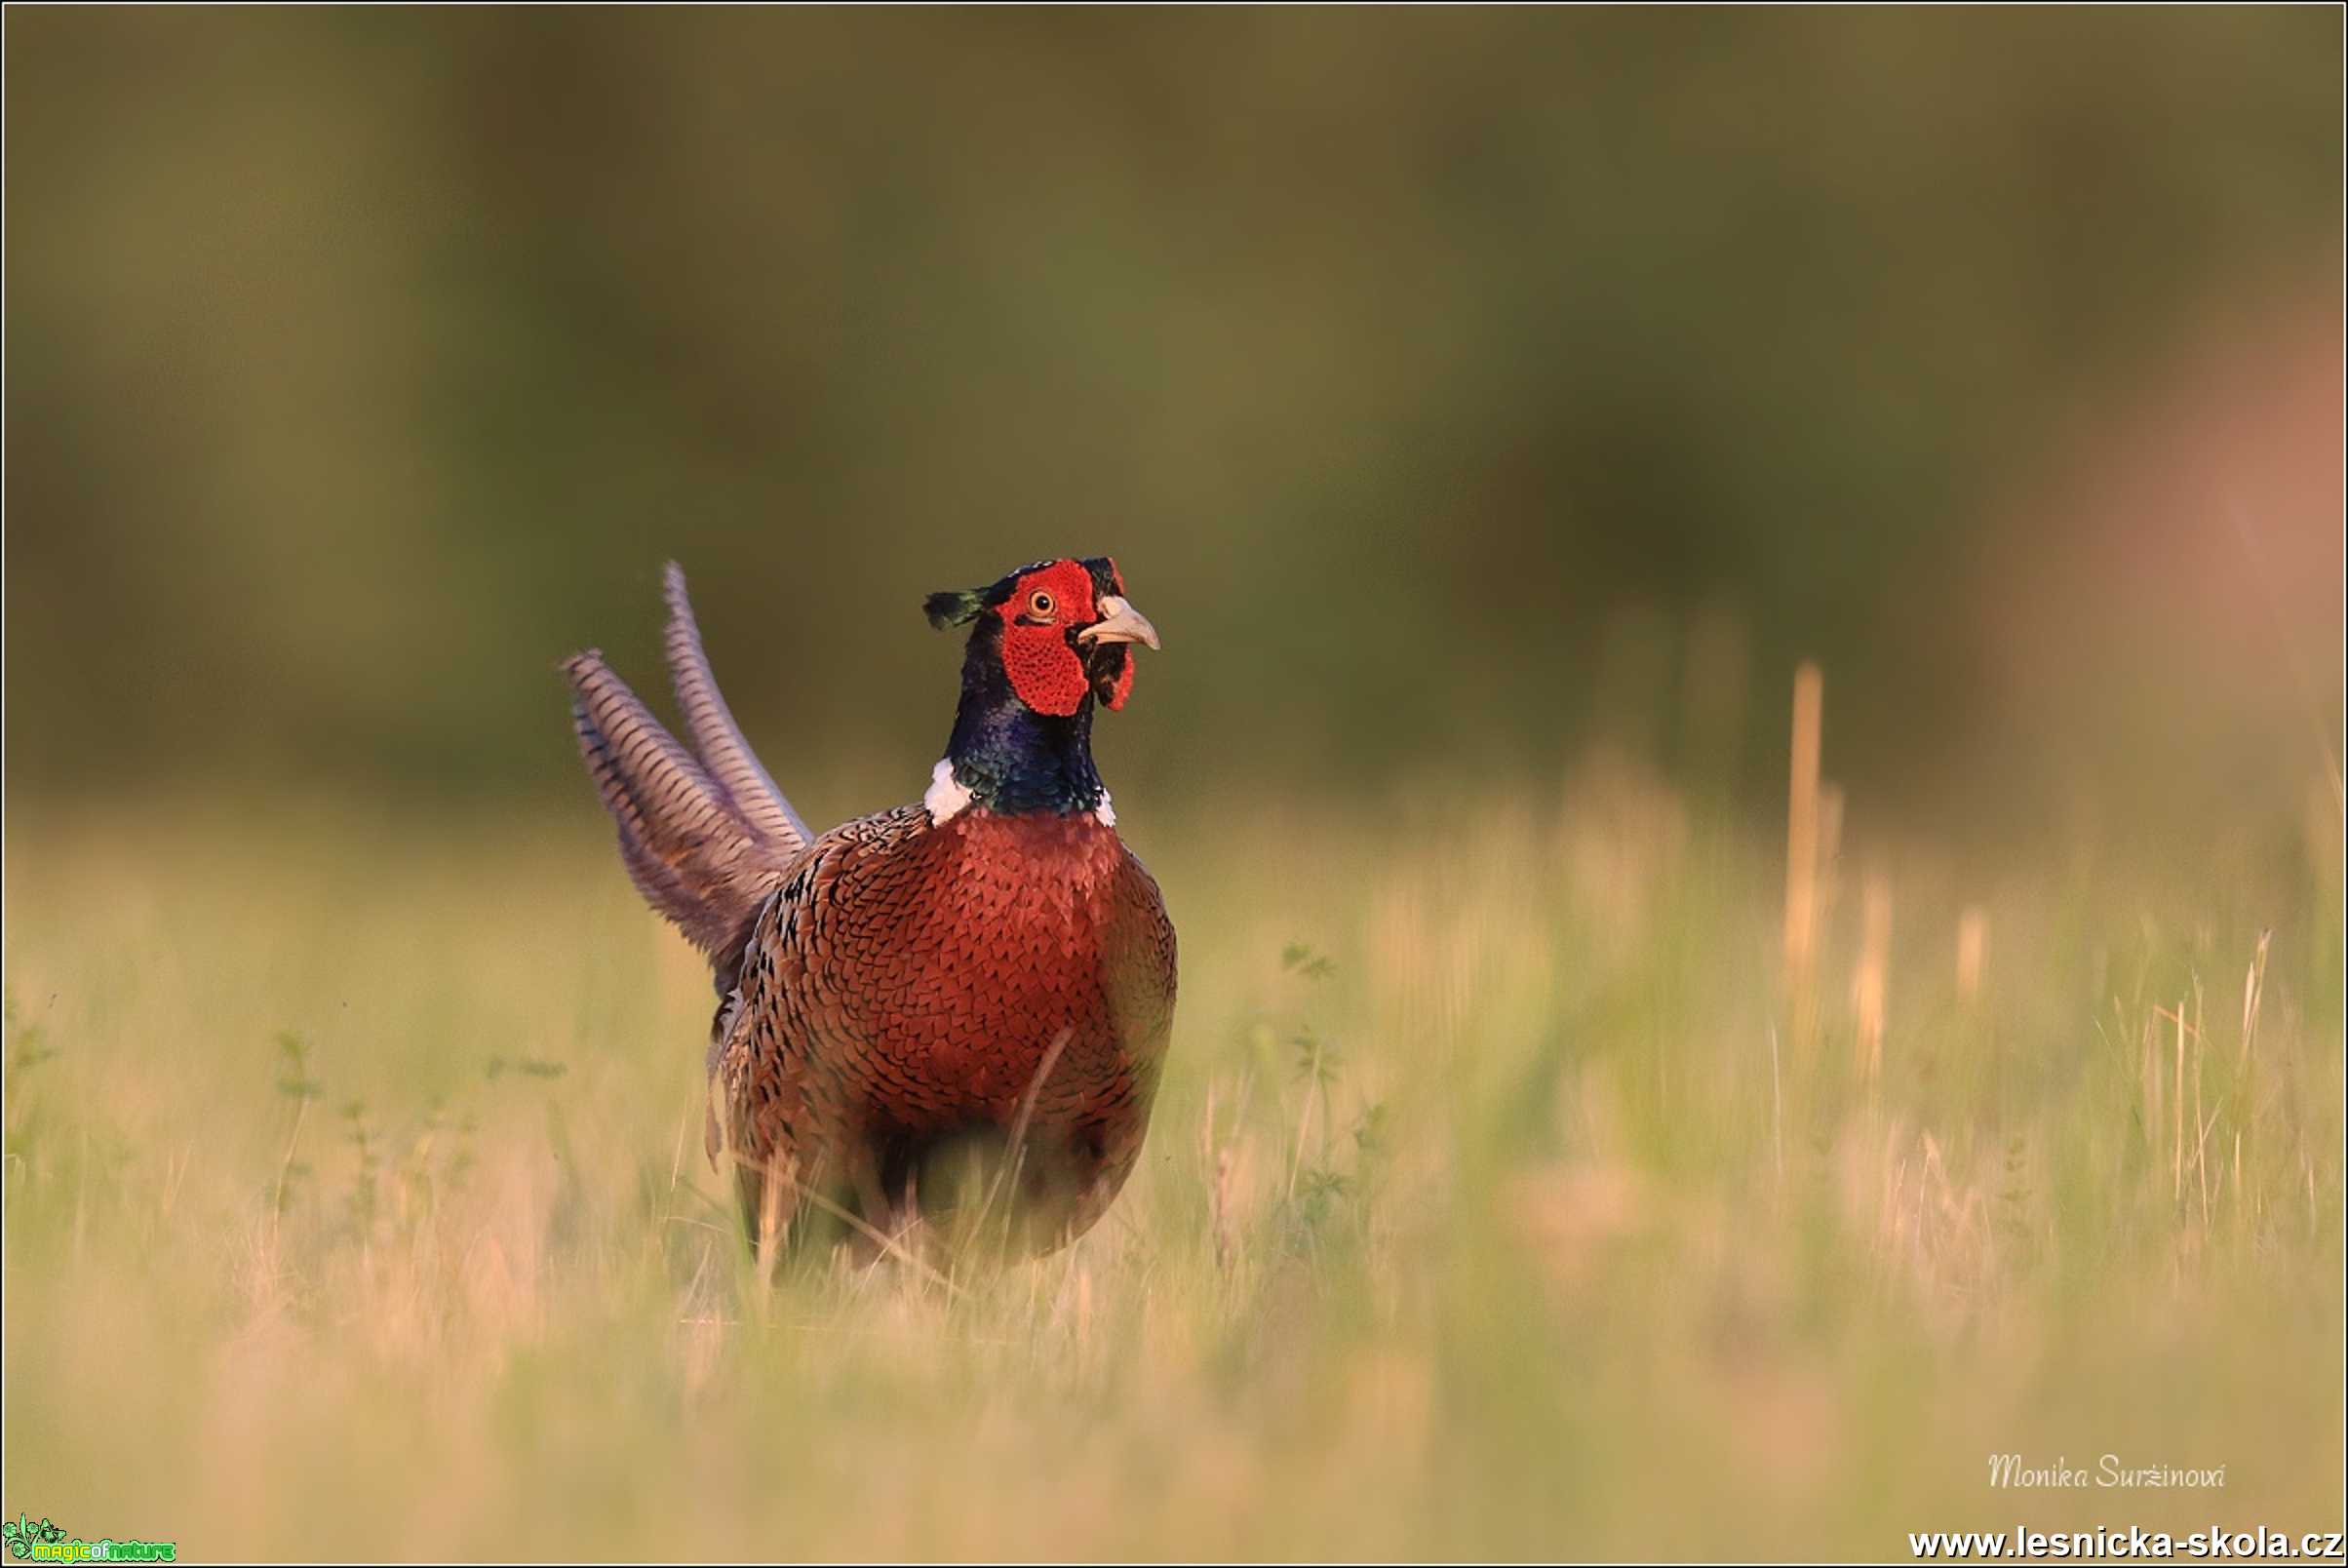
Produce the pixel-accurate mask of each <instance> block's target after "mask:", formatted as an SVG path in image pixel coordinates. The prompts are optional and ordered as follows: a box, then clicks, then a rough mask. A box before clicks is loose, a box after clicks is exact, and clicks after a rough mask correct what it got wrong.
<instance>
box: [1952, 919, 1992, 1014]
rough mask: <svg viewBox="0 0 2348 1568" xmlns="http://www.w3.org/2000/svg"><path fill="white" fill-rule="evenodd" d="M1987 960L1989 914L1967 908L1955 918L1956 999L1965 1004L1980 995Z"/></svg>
mask: <svg viewBox="0 0 2348 1568" xmlns="http://www.w3.org/2000/svg"><path fill="white" fill-rule="evenodd" d="M1988 960H1989V912H1988V911H1987V910H1985V909H1983V908H1981V906H1980V905H1978V904H1968V905H1966V906H1965V909H1964V911H1963V912H1962V913H1961V914H1959V915H1958V916H1957V995H1958V996H1960V997H1962V998H1964V999H1965V1000H1967V1001H1971V1000H1974V999H1975V998H1976V997H1977V996H1979V995H1980V993H1981V969H1982V967H1983V965H1984V964H1986V963H1987V962H1988Z"/></svg>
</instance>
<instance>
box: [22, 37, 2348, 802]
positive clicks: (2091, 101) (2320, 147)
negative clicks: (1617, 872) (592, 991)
mask: <svg viewBox="0 0 2348 1568" xmlns="http://www.w3.org/2000/svg"><path fill="white" fill-rule="evenodd" d="M6 27H7V89H8V98H7V131H8V137H7V216H8V228H7V266H8V295H7V328H8V333H7V358H6V371H7V387H6V396H7V401H6V414H7V457H8V462H7V479H6V499H7V522H8V531H7V567H8V571H7V661H8V662H7V698H8V702H7V742H8V759H9V783H10V784H11V785H12V786H14V787H15V788H14V791H13V793H14V794H15V797H16V800H17V802H18V803H19V804H20V806H23V805H26V804H34V805H37V804H38V803H39V802H41V801H44V800H52V801H54V800H60V799H64V798H67V797H71V798H77V799H78V798H86V797H87V795H88V794H89V792H90V791H91V790H92V789H94V788H96V789H102V790H106V791H115V790H119V789H122V788H125V787H137V788H140V789H148V790H154V791H160V792H164V793H175V792H202V791H218V792H221V793H223V794H225V795H228V796H231V797H234V796H237V795H241V794H243V793H245V792H246V791H248V790H251V789H254V788H259V789H265V790H267V791H270V792H273V793H283V792H288V791H291V792H296V793H298V792H301V791H306V790H311V789H316V790H320V791H324V792H331V793H332V794H333V795H334V796H336V797H338V798H340V799H341V800H343V801H344V802H346V803H348V802H353V801H355V802H359V803H365V802H368V801H372V800H377V799H380V800H384V801H403V802H410V803H421V804H426V805H437V804H442V803H444V802H447V801H458V802H464V803H469V804H477V805H480V806H481V807H483V808H485V809H488V810H490V811H502V810H506V809H509V808H510V806H511V804H512V802H513V801H514V800H515V799H516V798H517V797H528V796H532V795H538V794H546V795H549V796H555V795H560V796H562V797H563V798H567V799H569V800H570V801H572V802H573V803H574V804H577V805H578V806H579V807H580V809H581V812H582V815H584V814H585V811H586V806H585V801H584V797H583V795H582V793H581V791H580V787H579V784H578V781H577V779H576V778H575V777H574V776H573V769H574V766H575V764H574V763H573V761H572V759H571V756H570V753H569V742H568V739H567V727H566V725H565V722H564V719H563V714H562V708H563V702H562V698H561V691H560V685H559V682H558V680H557V678H556V677H555V675H554V673H553V665H554V661H555V660H556V659H557V658H558V657H560V656H561V655H562V654H564V653H565V652H567V651H568V650H569V649H571V648H573V647H579V646H583V645H589V644H595V645H600V646H602V647H606V648H607V650H608V651H610V652H611V653H612V655H613V656H614V658H615V660H616V661H617V662H618V663H619V664H620V667H621V668H622V669H623V670H625V671H627V672H629V673H631V674H632V675H634V676H635V677H637V678H638V679H640V680H642V681H645V682H646V683H647V684H656V679H655V676H656V668H657V666H656V661H655V654H654V649H655V646H656V645H655V638H656V634H657V627H658V612H657V601H656V597H655V582H656V571H657V568H658V566H659V563H660V562H661V560H662V559H663V558H665V557H669V556H672V555H673V556H676V557H678V558H680V559H681V560H683V561H684V562H685V565H686V567H687V568H688V569H689V570H690V571H691V572H692V573H693V574H694V580H695V583H696V585H697V593H698V597H699V599H700V602H701V609H702V620H703V624H704V627H705V629H706V630H707V631H708V633H709V636H710V639H711V642H712V644H713V648H714V652H715V655H716V658H717V662H718V667H719V669H720V671H721V673H722V675H723V676H724V680H725V681H726V684H727V689H728V691H729V693H730V694H731V696H732V698H733V701H734V706H735V708H736V709H737V711H738V712H740V713H741V714H742V715H743V716H744V718H745V720H746V722H747V724H748V725H749V727H750V729H751V732H752V734H753V736H754V737H755V738H757V739H758V740H759V742H760V743H761V746H762V749H763V751H764V752H765V753H766V755H767V758H768V761H769V764H770V765H771V766H772V768H773V770H774V771H775V773H776V774H777V775H778V776H779V777H780V778H781V779H782V781H783V782H784V783H785V785H786V787H789V788H791V789H792V790H793V792H794V793H795V794H798V795H800V796H801V797H802V804H803V805H804V806H805V807H806V809H807V813H808V815H810V816H811V817H816V818H820V819H823V820H826V821H828V820H834V819H837V818H839V817H841V816H843V815H847V814H850V813H852V812H855V811H861V810H865V809H870V808H872V807H874V806H876V805H878V804H881V799H889V800H893V799H895V798H897V797H898V796H906V797H910V794H911V793H912V791H913V790H914V788H915V786H916V785H918V783H919V782H920V779H921V778H922V777H923V776H924V775H925V769H926V766H927V764H928V761H929V760H930V759H931V758H933V757H934V755H935V754H936V752H937V750H938V748H939V745H940V743H941V741H942V737H943V735H944V731H945V727H946V723H947V719H948V717H949V715H948V711H947V709H948V703H949V700H950V694H951V690H952V680H953V676H952V671H953V668H954V663H955V655H954V653H953V652H952V651H951V650H950V649H949V648H948V647H945V646H943V643H942V641H941V640H938V639H935V638H933V637H932V635H931V634H930V633H929V632H927V631H926V630H925V629H924V628H923V626H922V624H921V622H920V618H919V616H918V615H917V613H916V607H917V606H918V604H919V602H920V596H921V595H922V594H923V593H924V592H926V591H927V590H929V589H932V588H937V587H941V586H957V585H964V584H969V583H973V582H978V581H984V580H988V579H991V578H992V577H993V576H995V575H996V574H997V573H998V571H1000V570H1001V569H1003V568H1006V567H1008V566H1010V565H1012V564H1014V563H1017V562H1021V561H1025V560H1028V559H1030V558H1033V557H1036V556H1038V555H1043V554H1056V553H1094V552H1106V553H1114V554H1115V555H1116V556H1118V557H1119V559H1120V561H1121V562H1122V564H1123V566H1124V568H1125V570H1126V572H1127V574H1128V577H1129V580H1130V581H1131V582H1132V583H1133V585H1134V589H1135V598H1136V599H1137V601H1139V602H1140V603H1141V604H1142V605H1144V607H1145V608H1148V609H1149V611H1150V612H1151V614H1152V615H1153V616H1154V618H1155V620H1156V621H1157V623H1158V625H1159V626H1160V627H1162V628H1163V629H1164V630H1165V632H1166V634H1167V639H1168V650H1167V652H1166V654H1165V655H1164V657H1162V658H1159V659H1153V660H1151V661H1150V663H1149V668H1148V669H1146V670H1145V671H1144V672H1143V686H1142V688H1141V692H1140V700H1138V701H1137V703H1136V705H1135V708H1134V710H1133V711H1132V712H1131V713H1129V714H1128V715H1126V716H1124V717H1123V718H1121V719H1120V720H1119V721H1118V722H1117V723H1116V724H1115V725H1114V726H1113V728H1112V729H1111V731H1109V738H1108V739H1107V740H1106V742H1105V766H1106V767H1107V769H1108V771H1109V773H1110V775H1111V777H1112V778H1113V779H1114V780H1115V781H1116V782H1117V783H1118V785H1119V787H1120V798H1121V799H1124V798H1130V799H1133V800H1135V801H1136V802H1138V801H1139V800H1141V799H1142V798H1143V795H1142V793H1141V792H1142V790H1143V789H1144V788H1145V787H1146V788H1148V789H1152V790H1165V789H1191V790H1196V791H1199V792H1201V793H1204V792H1207V791H1209V790H1211V789H1214V788H1218V787H1220V788H1228V789H1231V790H1233V791H1240V792H1244V791H1247V790H1255V789H1264V788H1296V787H1304V786H1311V787H1316V788H1324V789H1325V788H1329V787H1332V786H1338V785H1349V784H1350V785H1353V786H1359V787H1362V788H1364V789H1374V788H1376V787H1377V786H1379V785H1380V784H1382V783H1383V782H1385V781H1389V780H1394V779H1433V780H1436V781H1438V782H1439V781H1440V780H1442V779H1443V778H1445V777H1447V776H1453V775H1456V774H1458V773H1460V772H1472V773H1474V774H1476V775H1478V776H1480V777H1485V778H1490V777H1494V776H1499V777H1502V778H1506V777H1507V776H1509V775H1511V774H1523V775H1526V776H1538V777H1542V778H1548V777H1553V776H1554V775H1553V772H1552V771H1551V770H1552V769H1553V768H1554V767H1556V766H1557V765H1558V764H1560V763H1561V762H1562V761H1563V760H1564V759H1565V758H1566V757H1568V756H1569V755H1570V754H1571V753H1572V752H1573V751H1574V750H1575V749H1577V748H1578V747H1580V746H1581V745H1583V744H1585V742H1587V741H1588V740H1590V739H1592V738H1594V737H1605V738H1609V739H1612V740H1616V741H1619V742H1622V743H1624V744H1628V745H1631V746H1634V747H1636V748H1639V749H1642V750H1644V751H1645V752H1647V753H1648V754H1649V755H1650V756H1651V758H1652V760H1653V761H1655V762H1656V763H1658V764H1661V765H1663V766H1664V767H1665V768H1667V769H1673V770H1677V771H1678V772H1680V773H1682V774H1702V775H1706V776H1707V777H1709V778H1712V779H1716V780H1717V781H1720V782H1723V783H1726V784H1729V785H1731V786H1733V787H1735V789H1734V793H1735V794H1736V795H1738V796H1740V797H1743V798H1748V799H1749V800H1750V801H1751V802H1752V803H1753V805H1752V808H1753V809H1755V810H1756V811H1757V812H1759V813H1761V814H1762V815H1767V814H1769V813H1774V812H1775V811H1777V810H1778V809H1780V806H1779V805H1778V804H1777V803H1778V802H1779V801H1780V800H1781V795H1782V787H1783V786H1782V782H1781V780H1782V772H1781V769H1782V767H1783V761H1782V759H1783V741H1782V738H1781V733H1782V727H1783V724H1782V718H1781V714H1782V702H1783V696H1782V693H1783V691H1784V683H1785V679H1786V676H1787V673H1788V671H1789V670H1790V668H1791V665H1792V663H1793V661H1794V660H1795V659H1796V658H1797V657H1800V656H1803V655H1815V656H1817V657H1818V658H1820V660H1821V661H1822V663H1823V665H1824V667H1825V668H1826V670H1827V672H1828V682H1829V686H1828V690H1829V703H1828V715H1829V721H1828V766H1829V769H1830V770H1831V771H1833V772H1834V773H1836V774H1837V776H1839V777H1842V778H1844V779H1845V780H1846V781H1848V782H1849V783H1850V784H1851V785H1852V786H1853V791H1852V794H1853V800H1854V802H1855V803H1859V802H1864V803H1869V804H1870V805H1874V806H1880V807H1881V808H1883V809H1886V810H1898V811H1902V812H1917V813H1925V812H1929V813H1931V818H1930V819H1931V820H1933V821H1934V822H1936V823H1937V825H1938V826H1939V828H1940V829H1941V831H1945V832H1948V833H1951V834H1959V833H1962V832H1963V831H1965V829H1966V827H1967V825H1968V824H1969V823H1970V824H1976V825H1988V826H1992V827H1995V828H1996V829H1997V830H1998V831H2000V832H2001V833H2004V832H2011V831H2014V830H2015V829H2016V828H2017V827H2021V828H2026V827H2027V826H2028V825H2029V824H2031V823H2033V822H2041V821H2047V822H2058V823H2059V825H2060V828H2061V830H2062V831H2063V832H2064V833H2066V834H2075V833H2076V832H2077V831H2079V822H2080V819H2081V816H2082V811H2083V810H2084V809H2086V808H2084V807H2082V805H2081V803H2082V802H2083V801H2085V802H2091V803H2108V802H2109V801H2112V800H2114V799H2117V800H2119V801H2121V802H2122V803H2123V804H2124V807H2125V808H2126V809H2129V810H2134V809H2136V808H2137V807H2139V806H2145V807H2150V806H2155V805H2159V804H2162V803H2164V802H2170V801H2173V802H2174V803H2176V804H2182V805H2184V806H2185V807H2187V808H2189V809H2193V810H2204V809H2207V807H2208V806H2209V805H2210V804H2213V803H2224V804H2225V805H2226V807H2227V809H2229V810H2236V809H2240V808H2241V806H2242V804H2243V803H2244V802H2245V801H2246V800H2249V799H2252V798H2256V799H2259V800H2261V801H2262V802H2263V801H2264V800H2265V798H2266V797H2268V796H2271V797H2272V804H2276V805H2278V806H2284V807H2289V809H2290V810H2291V811H2296V810H2298V809H2299V808H2300V807H2301V805H2302V804H2303V793H2302V792H2303V789H2304V787H2305V785H2306V782H2307V781H2308V780H2310V779H2312V778H2315V777H2317V776H2318V775H2319V774H2321V772H2322V771H2323V770H2324V767H2325V765H2326V764H2327V763H2329V764H2330V765H2332V766H2334V767H2336V762H2332V760H2333V759H2336V757H2337V754H2338V739H2337V726H2338V722H2337V711H2338V679H2337V656H2336V655H2337V641H2338V637H2339V633H2340V622H2341V614H2340V608H2339V607H2340V599H2339V579H2338V569H2339V568H2338V562H2339V521H2340V520H2339V504H2340V502H2339V480H2338V470H2339V446H2338V429H2337V419H2338V414H2339V388H2338V372H2339V333H2340V315H2339V294H2338V287H2337V279H2338V268H2339V265H2340V233H2341V204H2340V181H2341V140H2340V119H2339V116H2340V74H2339V59H2340V42H2341V20H2340V15H2339V13H2338V12H2337V11H2335V10H2332V9H2330V8H2294V9H2267V10H2257V9H2250V8H2244V9H2240V10H2217V9H2194V10H2175V11H2160V12H2152V11H2141V10H2097V11H2092V12H2089V11H2082V12H2065V13H2039V12H2032V13H2026V14H2025V13H2006V12H1938V13H1919V12H1902V13H1897V14H1891V13H1857V14H1855V13H1850V12H1840V11H1838V12H1824V11H1820V12H1806V13H1805V12H1793V13H1786V12H1736V13H1728V12H1703V11H1672V12H1646V11H1641V12H1635V13H1634V12H1624V13H1589V12H1579V11H1575V12H1539V13H1537V12H1513V11H1512V12H1493V11H1483V12H1476V11H1460V12H1432V11H1414V12H1363V13H1335V12H1318V11H1307V12H1280V13H1255V12H1212V13H1210V12H1204V11H1167V12H1151V13H1146V14H1116V15H1111V14H1105V13H1087V12H1059V11H1055V12H1049V13H1046V12H1040V11H1036V12H1031V11H993V12H977V13H958V14H945V13H933V12H899V13H865V12H858V13H853V14H850V13H822V12H798V11H793V12H763V13H762V12H743V11H732V10H725V11H704V12H694V13H685V14H674V13H660V14H654V13H651V12H648V11H639V12H618V11H598V12H592V13H589V12H564V11H545V10H520V9H511V10H495V9H491V10H481V11H463V12H457V11H439V12H413V11H374V10H350V11H335V12H331V13H328V12H315V13H306V14H285V13H266V14H264V13H259V12H229V11H207V12H192V13H168V14H167V13H165V12H161V11H145V10H137V9H128V10H92V11H77V10H38V11H29V12H27V11H12V12H11V13H10V14H9V16H8V19H7V23H6ZM1697 686H1702V688H1703V689H1702V692H1701V693H1698V694H1697V695H1696V696H1695V697H1694V698H1690V697H1689V693H1690V692H1691V691H1692V690H1693V689H1694V688H1695V687H1697ZM1689 714H1693V715H1696V716H1697V717H1695V718H1689V717H1686V715H1689ZM891 780H894V781H896V782H895V784H894V785H893V786H892V785H891V783H890V782H889V781H891ZM1984 785H1993V786H1994V790H1993V791H1985V790H1984V789H1983V788H1982V787H1983V786H1984ZM1128 786H1130V788H1129V787H1128ZM892 787H893V788H894V790H895V793H894V794H893V795H891V794H888V793H887V792H888V790H889V789H891V788H892ZM876 790H877V791H880V797H881V798H878V799H877V798H875V795H874V792H875V791H876ZM1983 800H1993V801H1994V803H1995V804H1994V805H1993V806H1984V805H1982V804H1979V803H1980V802H1982V801H1983ZM1856 808H1858V807H1857V806H1856V805H1855V809H1856ZM2105 808H2106V807H2105V806H2104V805H2096V806H2094V809H2096V810H2101V809H2105Z"/></svg>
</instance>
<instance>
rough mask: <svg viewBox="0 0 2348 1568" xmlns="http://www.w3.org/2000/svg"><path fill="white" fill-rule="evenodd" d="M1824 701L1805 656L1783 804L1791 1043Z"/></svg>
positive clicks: (1811, 930) (1803, 995)
mask: <svg viewBox="0 0 2348 1568" xmlns="http://www.w3.org/2000/svg"><path fill="white" fill-rule="evenodd" d="M1824 703H1825V692H1824V677H1823V676H1821V675H1820V673H1819V667H1818V666H1817V665H1816V664H1814V663H1810V662H1808V661H1805V662H1804V663H1803V664H1802V666H1801V667H1800V668H1799V669H1797V670H1795V671H1794V674H1793V761H1792V771H1791V774H1790V776H1789V778H1788V781H1787V782H1788V789H1787V796H1786V807H1785V985H1786V991H1787V994H1788V996H1789V998H1790V999H1791V1002H1792V1012H1793V1020H1794V1032H1795V1036H1796V1045H1797V1046H1799V1044H1800V1043H1801V1042H1802V1040H1803V1039H1806V1038H1807V1037H1808V1035H1809V1022H1810V974H1811V960H1812V954H1813V948H1814V944H1815V942H1816V938H1817V934H1818V873H1819V735H1820V721H1821V716H1822V713H1823V709H1824Z"/></svg>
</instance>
